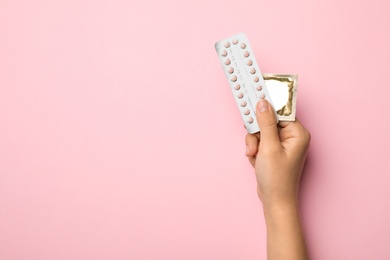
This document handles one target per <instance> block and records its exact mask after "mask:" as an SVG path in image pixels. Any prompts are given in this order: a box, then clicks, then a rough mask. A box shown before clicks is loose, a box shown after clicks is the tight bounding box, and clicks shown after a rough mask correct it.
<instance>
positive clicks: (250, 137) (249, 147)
mask: <svg viewBox="0 0 390 260" xmlns="http://www.w3.org/2000/svg"><path fill="white" fill-rule="evenodd" d="M245 143H246V156H248V157H253V156H255V155H256V154H257V150H258V147H259V135H256V134H247V135H246V136H245Z"/></svg>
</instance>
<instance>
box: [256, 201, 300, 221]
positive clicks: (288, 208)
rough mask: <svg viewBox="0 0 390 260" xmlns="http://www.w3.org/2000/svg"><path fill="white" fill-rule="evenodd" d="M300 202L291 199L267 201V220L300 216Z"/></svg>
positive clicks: (264, 207) (265, 207) (265, 210)
mask: <svg viewBox="0 0 390 260" xmlns="http://www.w3.org/2000/svg"><path fill="white" fill-rule="evenodd" d="M298 208H299V205H298V200H297V199H296V198H291V199H288V200H278V201H275V200H274V201H265V202H263V211H264V216H265V219H266V220H267V219H275V220H277V219H280V218H284V217H291V216H297V215H298Z"/></svg>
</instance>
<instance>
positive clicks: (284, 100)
mask: <svg viewBox="0 0 390 260" xmlns="http://www.w3.org/2000/svg"><path fill="white" fill-rule="evenodd" d="M262 75H263V78H264V82H265V84H266V86H267V89H268V93H269V95H270V96H271V99H272V102H273V104H274V107H275V110H276V114H277V117H278V119H279V120H280V121H295V114H296V106H297V89H298V75H296V74H272V73H262Z"/></svg>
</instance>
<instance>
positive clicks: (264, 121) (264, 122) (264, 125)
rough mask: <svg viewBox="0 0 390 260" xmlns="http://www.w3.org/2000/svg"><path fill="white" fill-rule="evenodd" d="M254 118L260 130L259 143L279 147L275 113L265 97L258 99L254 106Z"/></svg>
mask: <svg viewBox="0 0 390 260" xmlns="http://www.w3.org/2000/svg"><path fill="white" fill-rule="evenodd" d="M256 118H257V122H258V124H259V127H260V131H261V144H262V146H264V147H269V148H271V147H272V148H278V147H281V144H280V140H279V134H278V127H277V123H276V122H277V121H276V116H275V113H274V111H273V109H272V106H271V105H270V104H269V103H268V101H267V100H265V99H260V100H259V102H257V106H256Z"/></svg>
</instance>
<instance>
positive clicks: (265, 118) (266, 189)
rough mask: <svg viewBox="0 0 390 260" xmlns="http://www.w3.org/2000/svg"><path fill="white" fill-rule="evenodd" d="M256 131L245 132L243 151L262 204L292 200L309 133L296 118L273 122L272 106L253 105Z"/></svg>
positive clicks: (294, 198)
mask: <svg viewBox="0 0 390 260" xmlns="http://www.w3.org/2000/svg"><path fill="white" fill-rule="evenodd" d="M256 110H257V111H256V117H257V121H258V124H259V127H260V129H261V132H260V133H257V134H247V135H246V138H245V140H246V146H247V152H246V155H247V156H248V158H249V162H250V163H251V164H252V166H253V167H254V168H255V172H256V179H257V193H258V196H259V198H260V200H261V201H262V202H263V205H264V206H266V205H269V204H274V203H278V204H279V203H282V204H283V203H290V202H292V203H294V204H295V203H296V200H297V195H298V185H299V179H300V176H301V172H302V168H303V165H304V162H305V159H306V154H307V150H308V148H309V143H310V133H309V132H308V131H307V130H306V129H305V128H304V127H303V125H302V124H301V123H300V122H299V121H298V120H297V121H295V122H279V124H277V123H276V117H275V114H274V111H273V109H272V106H271V105H270V104H269V103H268V102H267V101H266V100H263V99H262V100H260V101H259V102H258V104H257V107H256Z"/></svg>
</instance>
